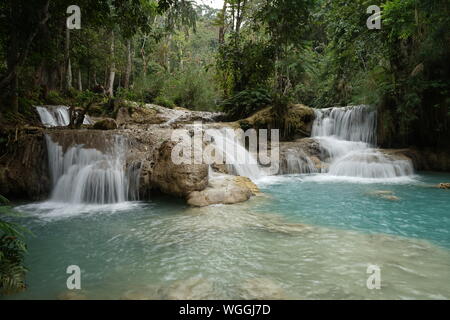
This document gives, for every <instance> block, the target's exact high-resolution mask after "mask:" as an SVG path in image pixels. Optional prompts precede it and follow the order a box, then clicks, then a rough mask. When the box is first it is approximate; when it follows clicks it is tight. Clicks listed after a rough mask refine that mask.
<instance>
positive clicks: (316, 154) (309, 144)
mask: <svg viewBox="0 0 450 320" xmlns="http://www.w3.org/2000/svg"><path fill="white" fill-rule="evenodd" d="M328 158H329V154H328V153H327V152H326V151H325V150H324V149H322V148H321V146H320V144H319V142H318V141H316V140H314V139H309V138H305V139H298V140H295V141H290V142H281V143H280V171H279V174H301V173H316V172H323V171H326V170H327V169H328V167H329V164H328V163H327V162H326V161H327V159H328Z"/></svg>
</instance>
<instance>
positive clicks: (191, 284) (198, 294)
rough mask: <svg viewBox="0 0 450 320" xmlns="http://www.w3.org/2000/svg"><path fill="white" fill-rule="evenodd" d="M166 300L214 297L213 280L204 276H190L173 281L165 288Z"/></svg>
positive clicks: (164, 296) (164, 295) (164, 297)
mask: <svg viewBox="0 0 450 320" xmlns="http://www.w3.org/2000/svg"><path fill="white" fill-rule="evenodd" d="M162 291H163V299H165V300H209V299H214V298H215V297H214V290H213V284H212V282H210V281H208V280H206V279H203V278H189V279H187V280H178V281H175V282H173V283H172V284H171V285H169V286H168V287H167V288H163V289H162Z"/></svg>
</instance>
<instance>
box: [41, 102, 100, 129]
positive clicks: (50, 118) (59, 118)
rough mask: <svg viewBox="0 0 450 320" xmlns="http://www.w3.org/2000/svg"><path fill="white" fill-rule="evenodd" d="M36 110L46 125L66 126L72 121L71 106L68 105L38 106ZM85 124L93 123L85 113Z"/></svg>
mask: <svg viewBox="0 0 450 320" xmlns="http://www.w3.org/2000/svg"><path fill="white" fill-rule="evenodd" d="M36 111H37V112H38V114H39V117H40V118H41V122H42V124H43V125H44V126H46V127H65V126H68V125H69V123H70V108H69V107H67V106H38V107H36ZM83 124H92V120H91V119H90V118H89V116H88V115H85V117H84V121H83Z"/></svg>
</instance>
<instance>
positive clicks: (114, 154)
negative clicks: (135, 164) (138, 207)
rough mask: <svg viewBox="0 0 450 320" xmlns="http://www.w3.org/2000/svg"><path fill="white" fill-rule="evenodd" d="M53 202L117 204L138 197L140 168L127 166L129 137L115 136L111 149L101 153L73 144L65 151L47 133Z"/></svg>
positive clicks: (111, 142)
mask: <svg viewBox="0 0 450 320" xmlns="http://www.w3.org/2000/svg"><path fill="white" fill-rule="evenodd" d="M46 142H47V150H48V159H49V169H50V176H51V179H52V184H53V191H52V195H51V201H53V202H64V203H72V204H75V203H77V204H79V203H95V204H107V203H118V202H124V201H127V200H137V199H138V180H139V179H138V177H139V168H130V169H126V168H125V159H124V155H126V154H127V153H126V140H125V138H123V137H120V136H114V137H112V141H108V140H107V141H105V143H110V144H111V148H110V149H111V150H109V151H108V152H101V151H99V150H96V149H91V148H85V147H84V146H83V145H81V144H78V145H73V146H71V147H69V148H68V149H67V150H66V151H64V150H63V147H62V146H61V145H60V144H58V143H56V142H54V141H53V140H52V138H51V137H50V136H49V135H46Z"/></svg>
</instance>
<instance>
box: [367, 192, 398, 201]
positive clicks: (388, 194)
mask: <svg viewBox="0 0 450 320" xmlns="http://www.w3.org/2000/svg"><path fill="white" fill-rule="evenodd" d="M369 194H370V195H372V196H376V197H379V198H381V199H385V200H390V201H400V198H399V197H397V196H396V195H395V194H394V192H393V191H389V190H375V191H373V192H370V193H369Z"/></svg>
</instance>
